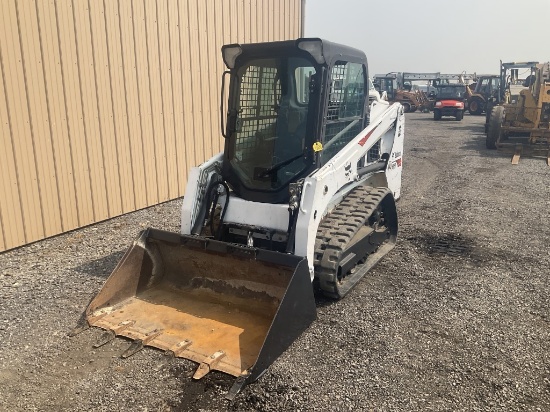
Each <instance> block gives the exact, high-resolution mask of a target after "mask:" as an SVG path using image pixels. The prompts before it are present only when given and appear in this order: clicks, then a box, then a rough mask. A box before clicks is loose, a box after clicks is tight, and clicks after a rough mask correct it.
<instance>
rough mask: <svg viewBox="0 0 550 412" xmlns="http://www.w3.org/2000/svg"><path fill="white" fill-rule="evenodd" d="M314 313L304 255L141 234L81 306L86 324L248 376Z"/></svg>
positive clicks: (200, 372) (202, 366) (205, 367)
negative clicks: (102, 283) (94, 294)
mask: <svg viewBox="0 0 550 412" xmlns="http://www.w3.org/2000/svg"><path fill="white" fill-rule="evenodd" d="M315 318H316V310H315V300H314V297H313V290H312V286H311V281H310V275H309V270H308V265H307V262H306V260H305V259H303V258H300V257H297V256H294V255H287V254H282V253H277V252H270V251H265V250H260V249H255V248H250V247H245V246H241V245H234V244H227V243H223V242H218V241H214V240H210V239H205V238H201V237H197V236H185V235H179V234H176V233H170V232H165V231H161V230H156V229H147V230H145V231H143V232H142V233H141V234H140V235H139V237H138V238H137V239H136V241H135V242H134V244H133V245H132V246H131V247H130V248H129V249H128V251H127V252H126V254H125V255H124V257H123V258H122V260H121V261H120V262H119V264H118V265H117V267H116V268H115V269H114V271H113V273H112V274H111V276H110V277H109V278H108V279H107V281H106V282H105V285H104V286H103V288H102V289H101V291H100V292H99V294H98V295H97V296H96V297H95V298H94V299H93V300H92V302H91V303H90V305H89V306H88V308H87V309H86V319H87V321H88V323H89V324H90V325H91V326H97V327H100V328H103V329H105V330H106V331H107V332H106V336H105V339H104V341H102V342H100V344H103V343H106V342H108V341H109V340H110V339H112V338H114V337H115V336H125V337H127V338H130V339H133V341H134V342H133V344H132V346H131V347H130V348H129V349H128V351H127V352H125V353H124V354H123V356H124V357H125V356H130V355H131V354H133V353H135V352H136V351H137V350H139V349H141V348H142V347H143V346H144V345H146V346H154V347H157V348H160V349H163V350H165V351H170V353H172V354H173V355H174V356H176V357H182V358H187V359H190V360H192V361H195V362H197V363H199V367H198V369H197V372H196V373H195V375H194V378H196V379H199V378H201V377H203V376H204V375H206V374H207V373H208V372H209V371H211V370H219V371H222V372H226V373H228V374H230V375H233V376H236V377H241V378H240V380H239V382H240V386H242V385H243V384H245V383H247V382H250V381H253V380H255V379H257V378H258V377H259V376H260V375H261V374H262V373H263V372H264V371H265V369H266V368H267V367H268V366H269V365H270V364H271V363H272V362H273V361H274V360H275V359H276V358H277V357H278V356H279V355H280V354H281V353H282V352H284V351H285V350H286V348H287V347H288V346H289V345H290V344H291V343H292V342H293V341H294V340H295V339H296V338H297V337H298V336H299V335H300V334H301V333H302V331H303V330H305V329H307V327H308V326H309V325H310V324H311V322H312V321H313V320H315Z"/></svg>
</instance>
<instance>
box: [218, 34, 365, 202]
mask: <svg viewBox="0 0 550 412" xmlns="http://www.w3.org/2000/svg"><path fill="white" fill-rule="evenodd" d="M222 53H223V58H224V62H225V64H226V66H227V68H228V69H229V70H228V71H226V72H225V74H224V79H225V75H229V76H230V85H229V90H228V91H229V99H228V109H227V118H226V120H225V126H224V125H223V123H224V122H223V121H222V132H224V133H223V134H224V137H226V141H225V150H224V159H223V165H222V177H223V179H224V180H225V181H226V182H227V183H228V184H229V185H230V186H231V188H232V190H233V191H234V192H235V193H236V194H237V195H238V196H239V197H241V198H243V199H246V200H250V201H256V202H269V203H285V202H287V201H288V199H289V197H290V195H289V190H288V188H289V185H290V184H291V183H293V182H296V181H297V180H299V179H301V178H304V177H305V176H307V175H308V174H310V173H311V172H313V171H314V170H316V169H318V168H319V167H320V166H322V165H323V164H325V163H326V162H327V161H328V160H330V158H332V157H333V156H334V155H336V154H337V153H338V151H339V150H340V149H341V148H342V147H344V146H345V145H346V144H347V143H348V142H349V141H351V140H352V139H353V138H354V137H355V136H356V135H357V134H358V133H359V132H360V131H361V130H363V129H364V128H365V127H366V125H367V124H368V98H367V97H368V73H367V60H366V57H365V54H364V53H363V52H361V51H359V50H356V49H352V48H350V47H347V46H342V45H338V44H334V43H331V42H327V41H324V40H321V39H298V40H295V41H282V42H274V43H256V44H244V45H238V44H234V45H228V46H224V47H223V48H222ZM223 93H225V90H223V91H222V95H223ZM222 105H223V102H222ZM222 113H223V109H222ZM222 115H223V114H222Z"/></svg>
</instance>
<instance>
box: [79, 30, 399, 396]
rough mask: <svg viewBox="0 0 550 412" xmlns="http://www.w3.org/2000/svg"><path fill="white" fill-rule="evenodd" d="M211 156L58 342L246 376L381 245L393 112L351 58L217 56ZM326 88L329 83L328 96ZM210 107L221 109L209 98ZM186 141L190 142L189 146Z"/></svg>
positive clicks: (236, 47) (395, 178)
mask: <svg viewBox="0 0 550 412" xmlns="http://www.w3.org/2000/svg"><path fill="white" fill-rule="evenodd" d="M222 56H223V61H224V63H225V65H226V67H227V70H226V71H225V73H224V75H223V78H222V90H221V96H222V99H221V100H222V104H221V113H222V116H221V134H222V135H223V136H224V138H225V146H224V151H223V152H222V153H219V154H217V155H215V156H214V157H212V158H211V159H209V160H208V161H206V162H204V163H203V164H201V165H200V166H198V167H194V168H192V170H191V172H190V176H189V181H188V184H187V188H186V192H185V196H184V199H183V205H182V210H181V232H180V233H171V232H166V231H162V230H157V229H153V228H149V229H146V230H144V231H143V232H142V233H141V234H140V235H139V236H138V238H137V239H136V240H135V241H134V243H133V245H132V246H131V247H130V248H129V249H128V251H127V252H126V254H125V255H124V256H123V258H122V259H121V261H120V262H119V264H118V265H117V266H116V268H115V269H114V271H113V272H112V274H111V275H110V277H109V278H108V279H107V281H106V282H105V284H104V286H103V288H102V289H101V291H100V292H99V293H98V294H97V296H96V297H95V298H94V299H93V300H92V301H91V303H90V304H89V306H88V307H87V308H86V310H85V313H84V316H83V319H82V322H81V324H80V325H78V327H77V328H76V329H75V330H74V331H73V334H76V333H79V332H81V331H82V330H85V329H86V328H87V327H89V326H95V327H99V328H102V329H105V332H104V335H103V336H102V337H101V339H100V340H99V341H98V342H97V343H96V346H100V345H103V344H106V343H107V342H109V341H110V340H112V339H114V338H115V337H116V336H123V337H127V338H130V339H132V340H133V342H132V343H131V345H130V347H129V348H128V350H127V351H126V352H124V353H123V354H122V356H123V357H127V356H130V355H132V354H133V353H135V352H137V351H138V350H140V349H141V348H142V347H143V346H153V347H157V348H160V349H162V350H165V351H166V352H167V353H168V354H170V355H172V356H175V357H182V358H187V359H190V360H192V361H195V362H197V363H198V365H199V366H198V368H197V370H196V373H195V375H194V378H195V379H199V378H201V377H203V376H205V375H206V374H207V373H208V372H209V371H211V370H218V371H222V372H225V373H227V374H230V375H233V376H235V377H237V379H236V381H235V383H234V385H233V386H232V388H231V389H230V391H229V393H228V395H227V397H228V398H232V397H234V396H235V395H236V393H237V392H238V391H239V390H240V389H241V388H242V386H243V385H245V384H246V383H249V382H251V381H254V380H255V379H257V378H258V377H260V376H261V375H262V374H263V373H264V371H265V370H266V368H267V367H268V366H269V365H270V364H271V363H272V362H273V361H274V360H275V359H276V358H277V357H278V356H279V355H280V354H281V353H282V352H283V351H285V350H286V349H287V348H288V346H289V345H290V344H291V343H292V342H293V341H294V340H295V339H296V338H297V337H298V336H299V335H300V334H301V333H302V332H303V331H304V330H305V329H306V328H307V327H308V326H309V325H310V324H311V323H312V322H313V321H314V320H315V318H316V307H315V299H314V290H315V291H319V292H320V293H324V294H325V295H327V296H329V297H331V298H334V299H339V298H342V297H344V296H345V295H346V294H347V293H348V292H349V291H350V290H351V288H352V287H353V286H354V285H355V284H356V283H357V282H359V281H360V280H361V278H362V277H363V276H364V275H365V274H366V273H367V272H368V270H369V269H370V268H371V267H372V266H373V265H374V264H375V263H376V262H377V261H378V260H379V259H380V258H382V256H384V255H385V254H386V253H388V252H389V251H390V250H391V249H392V248H393V246H394V244H395V242H396V236H397V228H398V223H397V212H396V205H395V201H396V200H397V199H398V198H399V197H400V188H401V171H402V159H403V139H404V114H403V107H402V106H401V105H400V104H398V103H395V104H390V103H388V102H387V101H384V100H382V99H380V98H379V97H377V96H374V95H373V98H372V99H370V100H371V102H370V103H369V98H368V97H369V81H368V79H369V77H368V71H367V59H366V57H365V54H364V53H363V52H361V51H359V50H356V49H353V48H350V47H346V46H343V45H338V44H335V43H331V42H328V41H325V40H321V39H317V38H301V39H298V40H289V41H280V42H270V43H256V44H231V45H226V46H223V48H222ZM335 80H338V85H337V86H336V85H335V83H336V82H335ZM224 96H228V97H227V98H224ZM197 138H199V137H197Z"/></svg>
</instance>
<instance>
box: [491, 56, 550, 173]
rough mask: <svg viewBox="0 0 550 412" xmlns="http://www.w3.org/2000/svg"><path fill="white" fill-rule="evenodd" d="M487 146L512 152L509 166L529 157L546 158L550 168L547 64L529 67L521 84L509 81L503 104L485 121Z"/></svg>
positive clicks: (549, 68) (549, 73)
mask: <svg viewBox="0 0 550 412" xmlns="http://www.w3.org/2000/svg"><path fill="white" fill-rule="evenodd" d="M486 146H487V148H488V149H499V150H503V151H504V150H510V151H513V152H514V154H513V157H512V164H518V162H519V159H520V156H521V155H522V154H528V155H539V156H541V155H542V156H545V157H546V159H547V163H548V164H549V165H550V63H544V64H533V65H531V67H530V73H529V75H528V76H527V77H526V78H525V79H523V80H521V81H520V80H518V78H517V75H516V76H512V77H511V78H509V79H508V82H507V86H506V89H504V93H503V103H502V104H500V105H498V106H494V107H493V108H492V110H491V113H490V115H489V117H488V122H487V137H486Z"/></svg>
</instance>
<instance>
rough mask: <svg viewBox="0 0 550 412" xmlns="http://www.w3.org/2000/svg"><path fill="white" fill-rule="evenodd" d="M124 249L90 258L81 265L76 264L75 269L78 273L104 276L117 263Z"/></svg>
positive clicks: (107, 274) (108, 273) (109, 272)
mask: <svg viewBox="0 0 550 412" xmlns="http://www.w3.org/2000/svg"><path fill="white" fill-rule="evenodd" d="M124 252H125V250H119V251H118V252H113V253H111V254H110V255H108V256H104V257H102V258H99V259H95V260H91V261H89V262H86V263H84V264H83V265H80V266H76V267H75V269H76V271H77V272H79V273H83V274H85V275H92V276H98V277H102V278H106V277H107V276H109V275H110V274H111V272H112V271H113V269H114V268H115V266H116V265H117V263H118V262H119V261H120V259H122V256H123V255H124Z"/></svg>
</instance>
